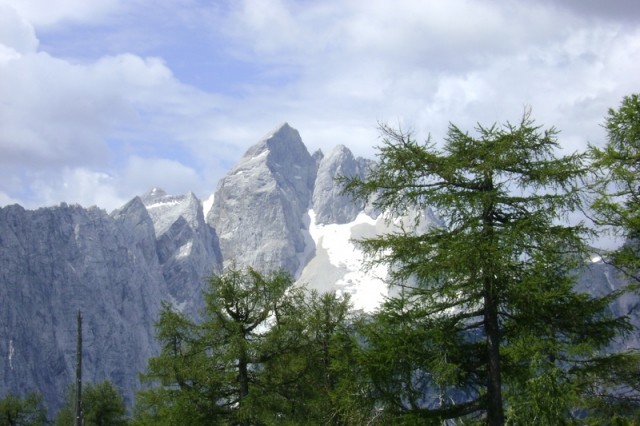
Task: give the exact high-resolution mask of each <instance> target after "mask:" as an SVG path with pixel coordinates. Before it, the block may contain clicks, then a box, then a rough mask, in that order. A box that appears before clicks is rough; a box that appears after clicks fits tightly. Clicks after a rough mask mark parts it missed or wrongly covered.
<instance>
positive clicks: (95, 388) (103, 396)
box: [55, 380, 129, 426]
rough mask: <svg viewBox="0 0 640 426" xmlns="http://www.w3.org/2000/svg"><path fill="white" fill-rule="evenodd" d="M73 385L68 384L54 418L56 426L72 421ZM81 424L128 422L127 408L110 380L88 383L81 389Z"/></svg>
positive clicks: (113, 425)
mask: <svg viewBox="0 0 640 426" xmlns="http://www.w3.org/2000/svg"><path fill="white" fill-rule="evenodd" d="M75 396H76V394H75V387H74V386H69V390H68V392H67V395H66V398H65V404H64V405H63V406H62V408H61V409H60V411H59V412H58V415H57V416H56V419H55V424H56V426H68V425H72V424H73V423H74V416H75ZM82 413H83V423H82V424H83V425H86V426H125V425H127V424H129V423H128V421H129V420H128V418H127V409H126V407H125V404H124V400H123V399H122V395H121V394H120V391H119V390H118V388H116V387H115V386H114V385H113V384H112V383H111V382H110V381H108V380H105V381H103V382H100V383H96V384H94V383H88V384H87V385H86V386H84V388H83V391H82Z"/></svg>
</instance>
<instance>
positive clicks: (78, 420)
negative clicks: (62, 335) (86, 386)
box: [73, 310, 83, 426]
mask: <svg viewBox="0 0 640 426" xmlns="http://www.w3.org/2000/svg"><path fill="white" fill-rule="evenodd" d="M75 405H76V414H75V421H74V423H73V424H74V426H82V423H83V421H82V313H81V312H80V310H78V345H77V347H76V404H75Z"/></svg>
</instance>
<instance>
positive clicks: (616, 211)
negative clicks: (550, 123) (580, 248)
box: [589, 94, 640, 422]
mask: <svg viewBox="0 0 640 426" xmlns="http://www.w3.org/2000/svg"><path fill="white" fill-rule="evenodd" d="M604 127H605V129H606V131H607V143H606V144H605V146H604V147H603V148H598V147H595V146H590V147H589V148H590V149H589V154H590V156H591V159H592V165H593V169H594V171H595V173H596V177H597V179H596V181H595V184H594V185H593V188H594V190H595V194H596V196H595V199H594V201H593V203H592V206H591V207H592V211H593V214H594V219H595V221H596V223H597V224H598V225H600V226H603V227H606V228H608V229H610V230H611V231H612V232H613V233H614V234H615V235H617V236H618V237H621V238H622V239H623V240H624V243H623V245H622V246H621V247H619V248H618V249H616V250H613V251H611V252H608V253H606V254H605V256H604V258H605V259H607V261H608V262H609V263H611V264H612V265H613V266H615V267H616V268H617V270H618V271H620V272H621V273H622V274H623V276H624V277H625V278H626V279H628V281H629V285H628V286H627V287H626V290H627V291H630V292H634V291H635V292H637V291H638V288H639V284H640V273H639V272H640V95H638V94H632V95H630V96H625V97H624V98H623V100H622V102H621V104H620V106H619V107H618V108H617V109H613V108H611V109H609V111H608V115H607V117H606V121H605V126H604ZM639 372H640V356H639V355H638V354H637V353H636V354H634V355H632V356H630V357H628V358H627V359H625V360H622V361H621V362H620V363H618V365H617V368H616V369H614V370H612V371H611V372H609V374H607V375H606V376H604V377H601V382H600V383H599V384H598V386H594V387H593V388H592V389H591V392H590V395H592V396H597V397H598V398H592V400H594V402H595V404H594V405H595V407H592V408H593V409H594V411H596V412H599V413H602V414H603V416H604V418H606V419H607V421H610V420H608V419H611V418H614V417H615V416H618V417H620V415H621V413H624V414H627V415H629V416H633V415H635V419H636V421H637V422H640V373H639ZM633 413H635V414H633Z"/></svg>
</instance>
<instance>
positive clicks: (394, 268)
mask: <svg viewBox="0 0 640 426" xmlns="http://www.w3.org/2000/svg"><path fill="white" fill-rule="evenodd" d="M381 132H382V135H383V139H382V145H381V146H380V147H379V154H378V160H379V161H378V164H377V166H376V167H375V168H373V169H372V170H371V171H370V174H369V175H368V176H367V177H366V178H365V179H359V178H353V179H346V180H345V181H344V182H345V191H347V192H349V193H351V194H352V195H353V196H355V197H356V198H362V199H367V200H372V202H373V203H374V205H375V206H376V207H377V208H378V209H380V210H381V211H386V212H389V211H390V212H395V213H404V212H406V211H407V210H412V209H417V210H422V209H427V208H432V209H433V210H434V212H435V213H436V215H438V216H439V217H440V218H441V219H442V222H443V224H442V226H438V227H435V226H434V227H431V228H429V229H428V230H427V231H426V232H423V233H420V232H415V230H416V229H418V228H417V227H408V228H407V229H406V230H402V231H400V232H397V233H394V234H388V235H384V236H380V237H375V238H371V239H366V240H363V241H360V244H361V246H362V247H363V249H364V250H365V252H366V253H368V254H369V256H370V259H371V261H372V262H374V263H379V262H383V263H385V264H387V265H388V267H389V271H390V276H391V278H390V284H391V285H393V286H397V287H398V288H401V290H399V291H397V292H396V293H399V296H398V297H393V298H390V299H389V300H388V301H387V302H386V303H385V304H384V306H383V307H382V309H381V310H380V311H379V312H378V313H377V314H376V315H375V317H374V320H373V321H372V322H371V323H370V324H369V325H368V326H367V327H365V328H364V329H363V334H364V336H365V337H366V343H365V344H364V357H363V359H364V362H365V364H364V368H365V369H366V370H367V372H368V376H369V380H370V381H371V383H372V384H373V386H374V387H375V389H376V392H377V395H378V397H379V403H380V404H381V405H382V408H383V411H384V413H385V414H384V415H385V416H386V417H387V422H388V423H393V422H397V423H399V424H414V423H424V422H428V421H431V422H436V421H441V420H443V419H453V418H457V419H459V418H466V419H476V420H480V421H482V422H483V423H486V424H490V425H502V424H504V423H505V421H506V419H507V418H508V419H509V422H510V424H531V422H532V421H533V419H538V423H537V424H562V423H563V422H565V421H567V419H568V418H570V417H571V416H572V408H574V407H575V406H576V405H579V404H578V398H579V395H580V389H579V388H578V387H579V386H586V385H585V384H584V383H585V380H586V377H588V374H587V372H588V371H592V369H593V368H596V366H602V365H605V364H606V361H607V358H606V357H604V356H600V353H599V351H600V350H601V349H603V348H605V347H606V346H607V344H609V343H610V342H611V341H612V340H613V339H614V338H615V337H616V336H617V335H618V333H620V332H623V331H624V330H627V329H628V324H627V323H626V321H625V320H624V319H618V318H611V317H610V316H609V315H608V314H607V306H608V304H609V302H610V300H611V298H613V297H615V295H611V296H608V297H604V298H592V297H590V296H589V295H587V294H582V293H577V292H575V291H574V275H575V274H574V273H573V271H574V270H575V268H576V267H578V266H580V265H581V263H582V261H583V255H584V253H585V246H584V237H585V235H587V233H588V230H587V229H586V228H585V227H584V226H583V225H582V224H568V223H567V222H566V219H567V215H568V214H570V213H571V212H573V211H575V210H576V209H578V208H580V207H581V200H582V198H581V196H582V194H581V191H580V189H579V184H580V182H581V179H583V178H584V177H585V176H586V174H587V167H586V166H585V163H584V162H585V157H584V155H582V154H570V155H564V156H559V155H558V153H557V151H558V148H559V146H558V142H557V139H556V133H557V132H556V131H555V129H553V128H551V129H548V130H543V129H542V128H541V127H539V126H536V125H535V124H534V122H533V120H532V119H531V118H530V114H529V113H528V112H527V113H525V115H524V116H523V118H522V120H521V122H520V123H518V124H517V125H512V124H510V123H507V124H505V125H502V126H498V125H493V126H490V127H484V126H481V125H478V127H477V128H476V134H475V135H473V136H472V135H470V134H469V133H466V132H464V131H462V130H461V129H459V128H458V127H456V126H455V125H450V127H449V131H448V135H447V137H446V139H445V141H444V144H443V146H442V148H441V149H438V148H437V147H436V145H435V144H434V143H432V142H431V141H429V140H428V141H427V142H426V143H424V144H420V143H418V142H416V141H415V140H414V139H413V137H412V135H411V133H406V132H402V131H400V130H395V129H393V128H390V127H389V126H384V125H383V126H381Z"/></svg>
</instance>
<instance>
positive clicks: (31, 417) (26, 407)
mask: <svg viewBox="0 0 640 426" xmlns="http://www.w3.org/2000/svg"><path fill="white" fill-rule="evenodd" d="M46 424H48V422H47V412H46V409H45V408H44V405H43V403H42V395H40V394H38V393H36V392H30V393H28V394H27V395H25V396H24V397H23V398H20V397H18V396H16V395H13V394H8V395H5V396H4V397H3V398H2V399H0V426H44V425H46Z"/></svg>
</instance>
